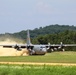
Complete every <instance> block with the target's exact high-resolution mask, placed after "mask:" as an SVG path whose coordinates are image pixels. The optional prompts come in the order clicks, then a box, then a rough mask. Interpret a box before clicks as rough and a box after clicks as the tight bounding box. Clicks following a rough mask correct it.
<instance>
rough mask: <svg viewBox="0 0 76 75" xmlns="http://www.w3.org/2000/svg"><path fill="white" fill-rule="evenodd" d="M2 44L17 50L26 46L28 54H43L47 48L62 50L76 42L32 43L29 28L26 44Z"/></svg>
mask: <svg viewBox="0 0 76 75" xmlns="http://www.w3.org/2000/svg"><path fill="white" fill-rule="evenodd" d="M0 46H3V48H14V49H17V50H18V51H21V50H22V49H23V48H27V50H28V51H29V54H30V55H44V54H46V53H47V50H48V49H51V50H52V51H53V50H58V49H62V50H63V51H64V47H67V46H76V44H63V43H62V42H61V43H60V44H47V45H37V44H35V45H34V44H32V43H31V41H30V34H29V30H27V43H26V44H15V45H0Z"/></svg>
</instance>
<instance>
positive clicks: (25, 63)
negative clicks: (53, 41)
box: [0, 62, 76, 66]
mask: <svg viewBox="0 0 76 75" xmlns="http://www.w3.org/2000/svg"><path fill="white" fill-rule="evenodd" d="M0 64H19V65H22V64H24V65H49V66H52V65H53V66H55V65H60V66H76V63H36V62H0Z"/></svg>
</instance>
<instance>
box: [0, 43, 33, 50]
mask: <svg viewBox="0 0 76 75" xmlns="http://www.w3.org/2000/svg"><path fill="white" fill-rule="evenodd" d="M0 46H2V47H3V48H14V49H17V50H21V49H23V48H27V49H32V48H33V47H34V46H33V45H27V44H16V45H0Z"/></svg>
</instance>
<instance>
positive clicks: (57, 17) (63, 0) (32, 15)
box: [0, 0, 76, 33]
mask: <svg viewBox="0 0 76 75" xmlns="http://www.w3.org/2000/svg"><path fill="white" fill-rule="evenodd" d="M50 24H65V25H76V0H0V33H6V32H9V33H14V32H19V31H21V30H27V29H34V28H37V27H41V26H42V27H44V26H46V25H50Z"/></svg>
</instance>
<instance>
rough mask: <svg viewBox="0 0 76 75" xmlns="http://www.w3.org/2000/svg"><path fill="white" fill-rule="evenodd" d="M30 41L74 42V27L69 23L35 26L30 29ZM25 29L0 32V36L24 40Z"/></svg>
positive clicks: (75, 33) (75, 35)
mask: <svg viewBox="0 0 76 75" xmlns="http://www.w3.org/2000/svg"><path fill="white" fill-rule="evenodd" d="M30 35H31V41H32V43H33V44H48V43H51V44H59V43H60V42H63V44H76V27H75V26H73V25H72V26H69V25H58V24H56V25H49V26H46V27H40V28H35V29H34V30H30ZM26 36H27V31H26V30H23V31H21V32H17V33H13V34H11V33H5V34H0V38H1V37H2V38H6V37H7V38H10V37H14V38H19V39H22V40H24V43H25V41H26ZM67 50H76V47H71V48H68V49H67Z"/></svg>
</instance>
